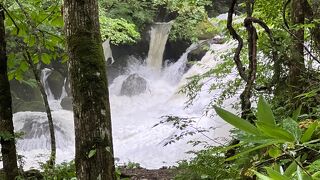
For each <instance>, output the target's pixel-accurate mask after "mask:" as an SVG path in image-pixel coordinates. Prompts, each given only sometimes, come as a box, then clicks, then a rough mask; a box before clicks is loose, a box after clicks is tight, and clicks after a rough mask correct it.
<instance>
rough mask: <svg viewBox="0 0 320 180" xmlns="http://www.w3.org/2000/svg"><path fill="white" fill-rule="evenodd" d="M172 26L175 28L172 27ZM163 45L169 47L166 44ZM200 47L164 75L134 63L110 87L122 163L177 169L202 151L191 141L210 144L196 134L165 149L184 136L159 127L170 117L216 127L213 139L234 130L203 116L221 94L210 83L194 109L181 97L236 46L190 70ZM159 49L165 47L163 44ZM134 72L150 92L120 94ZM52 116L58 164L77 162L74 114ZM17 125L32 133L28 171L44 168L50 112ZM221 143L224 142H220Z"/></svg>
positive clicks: (23, 117) (20, 117) (22, 118)
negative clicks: (195, 78)
mask: <svg viewBox="0 0 320 180" xmlns="http://www.w3.org/2000/svg"><path fill="white" fill-rule="evenodd" d="M166 26H167V27H168V26H169V25H168V24H166ZM167 32H168V30H167ZM154 33H155V32H154ZM154 36H155V35H154ZM162 40H163V39H162ZM153 41H154V40H153ZM152 43H155V42H151V44H152ZM157 43H158V45H159V44H160V43H159V42H157ZM162 44H163V48H164V44H165V41H164V42H162ZM199 45H200V44H193V45H191V46H190V47H189V48H188V49H187V50H186V52H185V53H184V54H183V55H182V56H181V57H180V59H179V60H178V61H177V62H175V63H172V64H168V65H167V66H165V67H164V68H163V70H162V71H160V68H161V66H159V71H157V72H155V71H154V66H149V65H150V64H148V63H147V65H145V64H141V63H139V62H137V63H133V62H132V64H131V65H129V67H128V68H127V72H126V73H124V74H122V75H120V76H118V77H117V78H115V79H114V81H113V83H112V84H110V86H109V92H110V93H109V97H110V107H111V119H112V129H113V132H112V133H113V134H112V135H113V143H114V155H115V157H116V158H118V159H120V161H119V163H125V162H129V161H132V162H138V163H140V164H141V165H142V166H143V167H146V168H160V167H162V166H172V165H176V162H177V161H179V160H183V159H188V158H190V157H191V156H192V155H190V154H186V153H185V152H187V151H194V150H197V149H200V148H201V147H197V148H195V147H193V146H192V145H191V144H188V143H187V142H188V141H190V140H194V141H198V140H199V141H201V140H206V141H210V140H208V139H205V138H204V137H203V136H202V135H200V134H196V135H194V136H189V137H185V138H183V139H181V140H180V141H177V142H175V143H173V144H170V145H167V146H165V147H164V146H163V145H164V144H165V143H166V141H167V139H168V138H169V137H172V136H174V135H179V134H180V133H181V131H180V130H179V129H176V128H173V127H172V124H161V125H159V126H157V127H153V126H154V125H155V124H157V123H159V121H160V120H161V117H163V116H166V115H173V116H179V117H184V118H192V119H193V120H194V123H193V124H192V126H193V127H197V128H198V127H199V128H208V127H213V128H212V129H214V130H212V129H211V130H210V132H208V134H207V135H208V136H210V137H212V138H213V139H215V138H221V137H227V136H228V134H229V133H228V131H229V129H230V127H229V126H228V125H226V124H225V123H224V122H223V121H221V120H220V119H219V118H217V117H216V116H214V115H213V113H212V112H211V114H209V115H208V116H204V115H203V114H204V111H206V110H207V109H206V108H207V105H208V104H209V103H210V99H211V98H212V97H213V96H214V95H216V94H217V93H218V92H219V90H216V91H210V90H208V89H210V86H209V85H207V86H204V88H203V89H201V90H200V92H199V93H200V94H199V98H197V99H196V100H195V102H194V105H192V106H190V107H188V108H186V107H185V102H186V101H187V97H186V96H185V95H181V94H179V95H177V92H178V90H179V88H180V87H181V86H182V85H183V84H185V83H186V81H187V80H188V79H189V78H190V77H191V76H192V75H195V74H201V73H204V72H206V71H207V70H208V68H212V67H215V65H216V64H217V63H219V62H221V61H222V59H220V58H219V57H220V56H219V53H220V52H226V51H227V50H228V49H229V48H230V46H229V45H228V44H212V45H211V46H210V50H209V51H208V52H207V54H206V55H205V56H204V57H203V58H202V60H201V62H199V65H194V66H192V67H191V69H189V70H188V71H187V72H185V69H186V68H185V67H186V63H187V56H188V53H189V52H190V51H192V50H193V49H195V48H197V46H199ZM151 46H152V45H150V47H151ZM153 46H155V45H153ZM154 48H155V47H154ZM151 49H152V48H151ZM156 49H159V46H158V48H156ZM212 51H213V53H212ZM162 53H163V50H162ZM162 53H160V54H161V55H160V56H161V58H158V61H160V62H161V63H160V65H161V64H162ZM149 54H152V53H149ZM150 57H152V56H151V55H150V56H149V57H148V59H149V60H151V59H152V60H154V59H155V58H150ZM50 71H51V70H50V69H46V70H43V72H42V74H43V77H42V79H43V80H46V78H47V76H48V74H49V73H50ZM133 73H136V74H138V75H139V76H141V77H143V78H144V79H145V80H146V81H147V82H148V90H147V91H146V92H144V93H141V94H139V95H136V96H131V97H129V96H119V94H120V91H121V85H122V84H123V82H124V80H125V79H126V78H127V77H128V76H130V74H133ZM209 78H210V79H211V81H216V80H217V79H215V77H209ZM205 81H207V80H205ZM65 84H66V83H65ZM46 90H48V92H50V91H49V90H50V89H49V88H46ZM233 101H235V100H234V99H233V100H232V101H231V102H233ZM57 108H58V107H57ZM52 115H53V119H54V125H55V128H56V129H57V133H56V141H57V163H61V162H63V161H68V160H71V159H73V158H74V152H75V151H74V143H75V142H74V125H73V113H72V112H71V111H66V110H62V109H61V107H60V109H55V110H54V111H53V114H52ZM14 126H15V130H16V131H25V132H26V134H25V136H24V138H23V139H19V140H18V153H19V154H22V155H24V156H25V157H26V159H25V161H26V169H28V168H30V167H32V166H33V167H38V164H37V162H38V161H41V162H45V161H46V160H47V158H48V157H49V156H50V150H49V148H48V147H49V142H50V141H49V134H48V130H47V129H48V128H47V123H46V114H45V113H43V112H19V113H16V114H15V115H14ZM190 130H192V129H190ZM219 141H222V140H221V139H219ZM209 143H210V144H211V145H215V143H216V142H211V141H210V142H209ZM39 154H43V156H42V157H40V158H39V157H38V155H39Z"/></svg>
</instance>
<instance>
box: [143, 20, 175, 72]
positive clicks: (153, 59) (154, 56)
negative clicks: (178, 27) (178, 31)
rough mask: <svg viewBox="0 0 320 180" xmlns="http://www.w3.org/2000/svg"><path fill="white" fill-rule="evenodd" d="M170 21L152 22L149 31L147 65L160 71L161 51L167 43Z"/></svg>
mask: <svg viewBox="0 0 320 180" xmlns="http://www.w3.org/2000/svg"><path fill="white" fill-rule="evenodd" d="M171 26H172V22H168V23H165V22H157V23H154V24H153V25H152V27H151V31H150V46H149V52H148V57H147V61H146V62H147V66H148V67H150V68H153V69H154V70H157V71H160V70H161V67H162V60H163V52H164V49H165V46H166V43H167V39H168V36H169V32H170V29H171Z"/></svg>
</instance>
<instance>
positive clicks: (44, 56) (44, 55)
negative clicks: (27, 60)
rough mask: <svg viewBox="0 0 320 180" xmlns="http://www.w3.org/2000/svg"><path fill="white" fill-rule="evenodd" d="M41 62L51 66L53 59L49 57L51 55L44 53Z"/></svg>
mask: <svg viewBox="0 0 320 180" xmlns="http://www.w3.org/2000/svg"><path fill="white" fill-rule="evenodd" d="M41 61H42V62H43V63H45V64H50V62H51V57H50V56H49V54H46V53H44V54H43V55H42V58H41Z"/></svg>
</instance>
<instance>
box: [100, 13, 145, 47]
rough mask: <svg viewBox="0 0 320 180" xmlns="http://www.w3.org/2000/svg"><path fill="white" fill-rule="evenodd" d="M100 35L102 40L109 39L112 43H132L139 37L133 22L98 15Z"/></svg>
mask: <svg viewBox="0 0 320 180" xmlns="http://www.w3.org/2000/svg"><path fill="white" fill-rule="evenodd" d="M100 26H101V35H102V37H103V38H102V39H103V40H107V39H110V41H111V43H112V44H132V43H135V42H136V41H137V40H139V39H140V34H139V33H138V32H137V30H136V26H135V25H134V24H131V23H129V22H128V21H126V20H125V19H123V18H121V19H112V18H108V17H105V16H101V17H100Z"/></svg>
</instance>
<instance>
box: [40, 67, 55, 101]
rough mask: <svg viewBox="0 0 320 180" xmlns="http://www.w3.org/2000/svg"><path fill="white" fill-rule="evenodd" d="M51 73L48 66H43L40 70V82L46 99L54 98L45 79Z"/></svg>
mask: <svg viewBox="0 0 320 180" xmlns="http://www.w3.org/2000/svg"><path fill="white" fill-rule="evenodd" d="M51 73H52V69H49V68H44V69H43V70H42V71H41V83H42V85H43V87H44V90H45V92H46V94H47V97H48V100H54V96H53V94H52V92H51V89H50V87H49V84H48V81H47V79H48V77H49V76H50V74H51Z"/></svg>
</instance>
